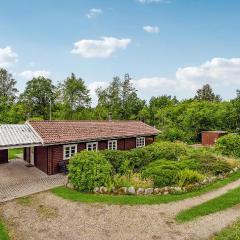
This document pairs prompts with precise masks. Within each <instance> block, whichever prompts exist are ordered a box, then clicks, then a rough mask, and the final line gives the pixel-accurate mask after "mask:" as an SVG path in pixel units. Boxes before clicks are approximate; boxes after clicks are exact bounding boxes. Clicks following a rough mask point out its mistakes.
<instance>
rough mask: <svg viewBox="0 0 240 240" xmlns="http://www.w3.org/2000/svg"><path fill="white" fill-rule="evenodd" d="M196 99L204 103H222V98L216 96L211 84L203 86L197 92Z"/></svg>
mask: <svg viewBox="0 0 240 240" xmlns="http://www.w3.org/2000/svg"><path fill="white" fill-rule="evenodd" d="M195 99H198V100H204V101H221V97H220V96H219V95H215V94H214V92H213V90H212V88H211V86H210V85H209V84H206V85H203V87H202V88H201V89H198V90H197V94H196V96H195Z"/></svg>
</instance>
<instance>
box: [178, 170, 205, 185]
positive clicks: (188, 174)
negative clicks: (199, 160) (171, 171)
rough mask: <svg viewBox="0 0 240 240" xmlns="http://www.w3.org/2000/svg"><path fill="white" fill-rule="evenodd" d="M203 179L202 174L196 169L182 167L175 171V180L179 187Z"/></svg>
mask: <svg viewBox="0 0 240 240" xmlns="http://www.w3.org/2000/svg"><path fill="white" fill-rule="evenodd" d="M203 179H204V175H202V174H200V173H199V172H197V171H193V170H190V169H184V170H181V171H179V172H178V173H177V176H176V181H177V185H178V186H179V187H184V186H187V185H190V184H195V183H199V182H201V181H202V180H203Z"/></svg>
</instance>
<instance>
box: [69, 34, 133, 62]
mask: <svg viewBox="0 0 240 240" xmlns="http://www.w3.org/2000/svg"><path fill="white" fill-rule="evenodd" d="M130 43H131V39H129V38H124V39H117V38H114V37H102V38H100V40H88V39H83V40H80V41H78V42H76V43H74V46H75V48H74V49H72V51H71V53H73V54H78V55H80V56H82V57H84V58H108V57H110V56H111V55H112V54H113V53H114V52H116V51H117V50H118V49H125V48H126V47H127V46H128V45H129V44H130Z"/></svg>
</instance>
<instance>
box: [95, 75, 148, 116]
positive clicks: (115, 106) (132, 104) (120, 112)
mask: <svg viewBox="0 0 240 240" xmlns="http://www.w3.org/2000/svg"><path fill="white" fill-rule="evenodd" d="M96 93H97V96H98V105H97V109H98V110H99V109H102V112H104V113H105V112H108V113H112V117H113V118H114V119H131V118H136V117H137V115H138V113H139V111H140V110H142V108H143V107H144V105H145V101H143V100H141V99H140V98H139V97H138V96H137V90H136V89H135V88H134V87H133V85H132V83H131V78H130V77H129V74H126V75H125V76H124V79H123V81H121V79H120V78H119V77H114V78H113V80H112V82H111V83H110V84H109V86H108V87H107V88H105V89H103V88H99V89H97V91H96Z"/></svg>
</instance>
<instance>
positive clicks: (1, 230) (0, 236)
mask: <svg viewBox="0 0 240 240" xmlns="http://www.w3.org/2000/svg"><path fill="white" fill-rule="evenodd" d="M0 240H10V238H9V236H8V233H7V231H6V229H5V226H4V225H3V223H2V221H1V220H0Z"/></svg>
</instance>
